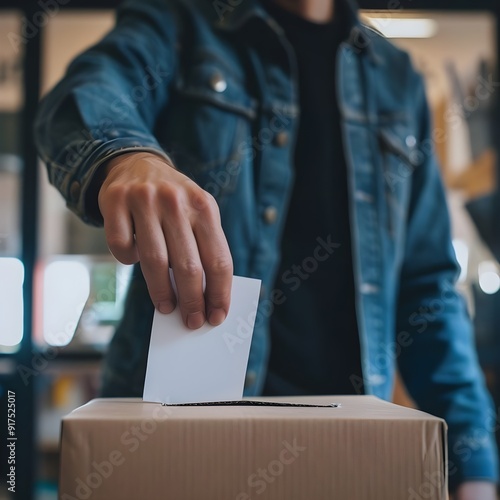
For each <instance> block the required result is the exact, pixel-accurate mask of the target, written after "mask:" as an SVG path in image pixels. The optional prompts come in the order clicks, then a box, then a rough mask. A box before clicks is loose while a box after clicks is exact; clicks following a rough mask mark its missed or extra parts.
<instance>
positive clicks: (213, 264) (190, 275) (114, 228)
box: [98, 153, 233, 329]
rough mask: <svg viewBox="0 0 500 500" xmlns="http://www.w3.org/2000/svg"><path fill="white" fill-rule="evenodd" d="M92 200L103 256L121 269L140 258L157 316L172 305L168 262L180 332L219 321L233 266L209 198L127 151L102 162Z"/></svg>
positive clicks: (162, 166)
mask: <svg viewBox="0 0 500 500" xmlns="http://www.w3.org/2000/svg"><path fill="white" fill-rule="evenodd" d="M98 202H99V208H100V210H101V213H102V215H103V218H104V227H105V231H106V238H107V240H108V245H109V248H110V250H111V252H112V253H113V255H115V257H116V258H117V259H118V260H119V261H120V262H123V263H125V264H132V263H135V262H137V261H138V260H140V262H141V268H142V271H143V274H144V278H145V280H146V283H147V285H148V290H149V293H150V295H151V299H152V301H153V303H154V305H155V307H157V308H158V309H159V311H161V312H163V313H169V312H171V311H172V310H173V309H174V308H175V306H176V298H175V294H174V291H173V288H172V284H171V283H170V277H169V264H170V265H171V267H172V270H173V273H174V277H175V281H176V284H177V292H178V293H177V296H178V299H177V302H178V304H179V307H180V311H181V315H182V318H183V321H184V323H185V324H186V326H188V327H189V328H191V329H197V328H200V327H201V326H202V325H203V324H204V323H205V321H206V320H207V319H208V321H209V322H210V324H212V325H219V324H220V323H222V322H223V321H224V319H225V318H226V316H227V313H228V311H229V305H230V298H231V284H232V275H233V264H232V259H231V254H230V251H229V247H228V244H227V241H226V238H225V236H224V233H223V230H222V227H221V222H220V215H219V209H218V206H217V203H216V201H215V199H214V198H213V197H212V196H211V195H210V194H208V193H207V192H206V191H204V190H203V189H201V188H200V187H199V186H198V185H196V184H195V183H194V182H193V181H191V180H190V179H188V178H187V177H186V176H184V175H183V174H182V173H180V172H178V171H177V170H175V169H174V168H172V167H171V166H170V165H169V164H166V163H165V161H164V160H162V159H160V158H158V157H157V156H155V155H148V154H146V153H143V154H139V153H134V154H130V155H122V156H119V157H117V158H114V159H113V160H111V161H110V164H109V165H108V170H107V175H106V179H105V181H104V183H103V185H102V187H101V189H100V191H99V197H98ZM203 272H205V277H206V289H205V295H204V293H203Z"/></svg>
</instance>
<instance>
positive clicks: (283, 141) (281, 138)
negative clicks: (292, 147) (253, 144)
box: [274, 131, 288, 148]
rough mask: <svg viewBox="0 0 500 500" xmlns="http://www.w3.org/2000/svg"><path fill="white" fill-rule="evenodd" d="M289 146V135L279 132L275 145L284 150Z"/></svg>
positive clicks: (275, 137) (275, 138)
mask: <svg viewBox="0 0 500 500" xmlns="http://www.w3.org/2000/svg"><path fill="white" fill-rule="evenodd" d="M287 144H288V133H287V132H283V131H281V132H277V133H276V135H275V136H274V145H275V146H278V147H280V148H282V147H283V146H286V145H287Z"/></svg>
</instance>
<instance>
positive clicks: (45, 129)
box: [35, 0, 178, 225]
mask: <svg viewBox="0 0 500 500" xmlns="http://www.w3.org/2000/svg"><path fill="white" fill-rule="evenodd" d="M176 19H177V16H176V15H175V12H174V7H173V6H172V5H171V3H170V2H167V1H162V0H131V1H127V2H125V3H124V5H123V6H122V7H121V8H120V9H119V10H118V12H117V20H116V25H115V27H114V29H113V30H112V31H111V32H110V33H109V34H108V35H107V36H105V37H104V39H103V40H101V41H100V42H99V43H98V44H96V45H95V46H93V47H91V48H90V49H89V50H87V51H85V52H84V53H83V54H81V55H80V56H78V57H77V58H76V59H75V60H74V61H73V62H72V63H71V64H70V66H69V68H68V70H67V72H66V75H65V76H64V78H63V79H62V81H61V82H59V84H58V85H57V86H56V87H55V88H54V89H53V90H52V91H51V92H50V93H49V94H48V95H47V96H46V97H45V98H44V99H43V100H42V102H41V104H40V107H39V111H38V115H37V118H36V121H35V139H36V143H37V148H38V151H39V154H40V157H41V158H42V160H43V161H44V162H45V163H46V165H47V169H48V174H49V180H50V182H51V183H52V184H53V185H54V186H56V187H57V189H58V190H59V191H60V192H61V194H62V195H63V197H64V198H65V199H66V202H67V205H68V207H69V208H70V209H72V210H73V211H74V212H75V213H76V214H77V215H78V216H79V217H81V218H82V219H83V220H84V221H85V222H87V223H90V224H93V225H101V224H102V216H101V215H100V213H99V209H98V206H97V190H96V189H95V184H94V183H95V181H96V178H97V175H96V174H98V171H99V167H100V166H101V165H102V164H103V163H104V162H105V161H107V160H109V159H111V158H112V157H113V156H116V155H118V154H122V153H124V152H128V151H151V152H155V153H157V154H160V155H162V156H164V157H165V158H167V159H168V156H167V155H166V154H165V152H163V151H162V148H161V146H160V145H159V144H158V142H157V140H156V139H155V137H154V135H153V130H154V127H155V123H156V120H157V117H158V115H159V113H160V112H161V111H162V110H163V109H164V107H165V105H166V103H167V101H168V93H169V85H170V83H171V82H172V79H173V75H174V73H175V71H176V60H177V57H176V33H177V30H178V25H177V24H178V23H177V22H176Z"/></svg>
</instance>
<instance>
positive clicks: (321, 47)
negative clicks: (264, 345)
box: [264, 0, 361, 395]
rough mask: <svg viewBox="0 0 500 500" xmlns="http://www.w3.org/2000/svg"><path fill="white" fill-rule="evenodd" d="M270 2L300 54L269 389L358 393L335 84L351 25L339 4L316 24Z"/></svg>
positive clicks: (275, 391)
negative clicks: (291, 180)
mask: <svg viewBox="0 0 500 500" xmlns="http://www.w3.org/2000/svg"><path fill="white" fill-rule="evenodd" d="M337 5H338V4H337ZM264 6H265V7H266V8H267V9H268V11H269V12H270V14H271V15H272V16H273V17H274V19H275V20H276V21H277V22H278V24H279V25H280V26H281V27H282V28H283V29H284V31H285V34H286V37H287V39H288V41H289V42H290V44H291V45H292V47H293V49H294V52H295V54H296V59H297V64H298V73H299V74H298V78H299V90H300V92H299V94H300V95H299V99H300V108H301V114H300V126H299V130H298V136H297V142H296V149H295V165H294V168H295V184H294V189H293V193H292V197H291V201H290V207H289V212H288V217H287V221H286V225H285V228H284V233H283V239H282V248H281V250H282V258H281V263H280V268H279V272H278V275H277V279H276V283H275V288H276V289H279V290H282V291H283V292H284V294H285V297H286V299H285V301H284V302H283V303H282V304H279V305H276V307H275V311H274V313H273V316H272V318H271V355H270V360H269V371H268V375H267V379H266V382H265V388H264V393H265V394H267V395H299V394H349V393H354V392H355V390H354V387H353V384H352V382H351V381H350V377H351V376H352V375H356V376H357V377H359V376H360V375H361V367H360V365H361V362H360V346H359V339H358V329H357V322H356V312H355V299H354V278H353V269H352V267H353V266H352V256H351V239H350V238H351V235H350V227H349V211H348V193H347V172H346V164H345V159H344V153H343V145H342V134H341V129H340V114H339V109H338V105H337V97H336V81H335V74H336V68H335V65H336V54H337V50H338V48H339V46H340V43H341V42H342V40H344V39H345V38H346V37H347V33H346V28H345V26H343V25H342V12H341V11H337V12H336V13H335V19H334V20H333V21H332V22H330V23H327V24H317V23H313V22H309V21H307V20H305V19H303V18H301V17H299V16H297V15H295V14H293V13H291V12H288V11H286V10H284V9H282V8H280V7H279V6H278V5H276V4H274V3H273V1H272V0H265V1H264ZM358 380H359V379H358Z"/></svg>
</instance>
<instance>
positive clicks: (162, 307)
mask: <svg viewBox="0 0 500 500" xmlns="http://www.w3.org/2000/svg"><path fill="white" fill-rule="evenodd" d="M174 309H175V304H174V302H172V301H171V300H164V301H163V302H160V303H159V304H158V311H160V312H161V313H163V314H170V313H171V312H172V311H173V310H174Z"/></svg>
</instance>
